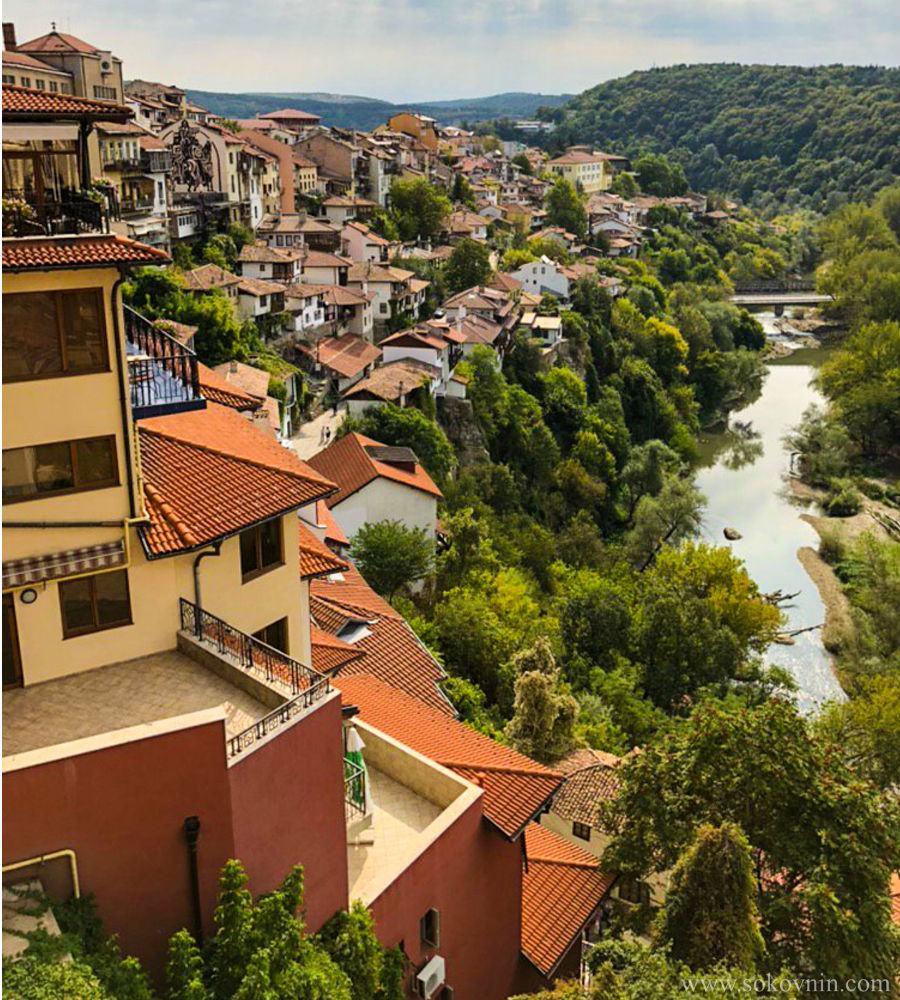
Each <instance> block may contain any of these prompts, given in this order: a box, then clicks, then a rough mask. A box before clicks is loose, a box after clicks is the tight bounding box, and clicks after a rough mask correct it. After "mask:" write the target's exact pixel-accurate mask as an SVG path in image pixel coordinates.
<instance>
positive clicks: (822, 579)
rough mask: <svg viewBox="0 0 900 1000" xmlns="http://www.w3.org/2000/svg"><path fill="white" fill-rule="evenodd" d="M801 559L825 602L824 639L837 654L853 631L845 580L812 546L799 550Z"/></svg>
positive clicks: (827, 645) (829, 648) (798, 553)
mask: <svg viewBox="0 0 900 1000" xmlns="http://www.w3.org/2000/svg"><path fill="white" fill-rule="evenodd" d="M797 558H798V559H799V560H800V562H801V564H802V566H803V568H804V569H805V570H806V572H807V573H808V574H809V577H810V579H811V580H812V582H813V583H814V584H815V585H816V589H817V590H818V591H819V596H820V597H821V598H822V603H823V604H824V605H825V628H824V629H822V642H823V643H824V644H825V648H826V649H827V650H828V651H829V652H831V653H837V652H839V651H840V649H841V647H842V646H843V645H844V644H845V643H846V642H847V640H848V639H849V637H850V635H851V634H852V632H853V619H852V618H851V616H850V602H849V601H848V600H847V597H846V595H845V594H844V590H843V587H842V586H841V581H840V580H839V579H838V578H837V576H835V573H834V570H833V569H832V568H831V567H830V566H829V565H828V563H827V562H825V560H824V559H823V558H822V557H821V556H820V555H819V553H818V552H816V550H815V549H813V548H811V547H810V546H808V545H804V546H803V548H801V549H798V550H797Z"/></svg>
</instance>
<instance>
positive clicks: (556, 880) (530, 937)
mask: <svg viewBox="0 0 900 1000" xmlns="http://www.w3.org/2000/svg"><path fill="white" fill-rule="evenodd" d="M525 856H526V857H527V859H528V863H527V867H526V868H525V869H524V870H523V873H522V951H523V952H524V954H525V957H526V958H527V959H528V960H529V961H530V962H531V963H532V965H534V966H535V967H536V968H537V969H539V970H540V971H541V972H542V973H543V974H544V975H545V976H550V975H552V974H553V972H554V971H555V969H556V967H557V966H558V965H559V963H560V962H561V961H562V959H563V958H564V957H565V954H566V952H567V951H568V950H569V948H570V947H571V945H572V944H573V943H574V942H576V941H577V940H578V937H579V935H580V933H581V930H582V928H583V927H584V926H585V924H587V922H588V921H589V920H590V919H591V917H592V916H593V915H594V912H595V911H596V909H597V907H598V906H599V905H600V903H601V901H602V900H603V898H604V897H605V896H606V894H607V893H608V892H609V890H610V887H611V886H612V883H613V881H614V878H615V876H612V875H606V874H605V873H604V872H603V871H602V870H601V869H600V861H599V860H598V859H597V858H596V857H594V855H593V854H589V853H588V852H587V851H583V850H582V849H581V848H580V847H576V846H575V845H574V844H570V843H569V841H568V840H565V839H564V838H563V837H560V836H559V835H558V834H555V833H553V832H552V831H551V830H548V829H547V828H546V827H543V826H540V825H539V824H537V823H529V824H528V828H527V829H526V831H525Z"/></svg>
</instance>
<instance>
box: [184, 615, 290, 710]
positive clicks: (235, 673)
mask: <svg viewBox="0 0 900 1000" xmlns="http://www.w3.org/2000/svg"><path fill="white" fill-rule="evenodd" d="M178 649H179V651H180V652H182V653H184V655H185V656H189V657H190V658H191V659H192V660H194V661H195V662H196V663H199V664H200V666H201V667H206V669H207V670H209V671H210V672H211V673H213V674H215V675H216V676H217V677H221V678H222V680H223V681H228V683H229V684H231V685H232V686H233V687H236V688H238V689H239V690H241V691H243V692H244V694H249V695H250V697H251V698H255V699H256V700H257V701H260V702H262V703H263V705H265V706H266V707H267V708H270V709H276V708H278V707H279V705H283V704H284V703H285V702H286V701H289V700H290V698H289V697H288V695H287V694H283V693H282V692H281V691H279V690H278V689H277V688H276V687H273V686H271V685H270V684H268V683H266V681H264V680H262V679H261V678H259V677H257V676H255V675H254V674H252V673H250V672H249V671H248V670H243V669H241V667H239V666H238V665H237V663H235V662H234V661H233V660H232V659H231V658H230V657H228V656H226V655H223V654H221V653H219V652H218V650H215V649H213V648H212V647H211V646H208V645H207V644H206V643H204V642H200V641H199V639H195V638H194V636H192V635H191V634H190V633H189V632H179V633H178Z"/></svg>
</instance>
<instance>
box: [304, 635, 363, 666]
mask: <svg viewBox="0 0 900 1000" xmlns="http://www.w3.org/2000/svg"><path fill="white" fill-rule="evenodd" d="M310 644H311V646H312V662H313V667H314V668H315V669H316V670H318V671H319V672H320V673H323V674H331V673H337V672H338V671H340V669H341V668H342V667H346V666H347V664H348V663H352V662H353V661H354V660H358V659H361V658H362V657H364V656H365V655H366V654H365V653H364V652H363V650H361V649H357V648H356V647H355V646H351V645H350V643H349V642H342V641H341V640H340V639H338V638H337V636H334V635H331V634H330V633H328V632H324V631H323V630H322V629H320V628H318V626H316V625H313V626H312V627H311V635H310Z"/></svg>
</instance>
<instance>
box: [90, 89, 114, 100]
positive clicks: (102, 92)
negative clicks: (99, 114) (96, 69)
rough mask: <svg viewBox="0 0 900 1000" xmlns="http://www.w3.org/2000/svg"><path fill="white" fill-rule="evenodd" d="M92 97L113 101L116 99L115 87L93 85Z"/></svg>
mask: <svg viewBox="0 0 900 1000" xmlns="http://www.w3.org/2000/svg"><path fill="white" fill-rule="evenodd" d="M94 97H99V98H101V99H102V100H104V101H114V100H115V99H116V88H115V87H98V86H95V87H94Z"/></svg>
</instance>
